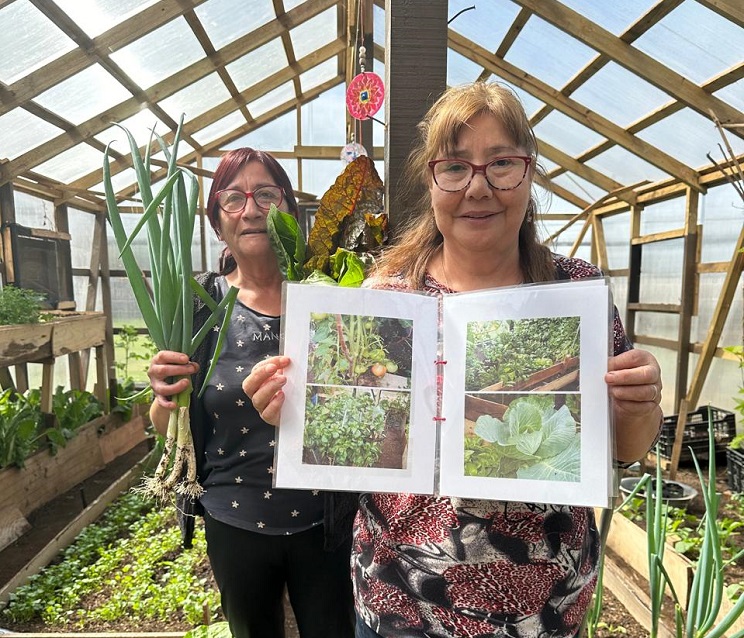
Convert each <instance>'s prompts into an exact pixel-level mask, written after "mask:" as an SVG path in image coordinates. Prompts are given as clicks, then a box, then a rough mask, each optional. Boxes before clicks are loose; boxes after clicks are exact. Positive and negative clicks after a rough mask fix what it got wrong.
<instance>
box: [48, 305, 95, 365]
mask: <svg viewBox="0 0 744 638" xmlns="http://www.w3.org/2000/svg"><path fill="white" fill-rule="evenodd" d="M52 323H53V324H54V330H53V331H52V356H54V357H59V356H62V355H65V354H70V353H71V352H79V351H80V350H87V349H88V348H94V347H96V346H100V345H101V344H103V343H104V342H105V340H106V317H105V315H103V314H102V313H100V312H95V313H82V314H79V315H73V316H71V317H68V318H65V319H64V320H62V321H60V320H55V321H53V322H52Z"/></svg>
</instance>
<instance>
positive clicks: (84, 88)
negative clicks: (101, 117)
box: [34, 64, 132, 125]
mask: <svg viewBox="0 0 744 638" xmlns="http://www.w3.org/2000/svg"><path fill="white" fill-rule="evenodd" d="M130 97H132V94H131V93H130V92H129V91H127V90H126V89H125V88H124V87H123V86H122V85H121V84H120V83H119V82H118V81H117V80H116V79H115V78H114V76H112V75H111V74H110V73H109V72H108V71H106V70H105V69H104V68H103V67H102V66H101V65H100V64H94V65H93V66H89V67H88V68H86V69H83V70H82V71H80V73H77V74H75V75H73V76H72V77H70V78H68V79H66V80H63V81H62V82H60V83H59V84H57V85H55V86H53V87H52V88H51V89H49V90H47V91H44V93H42V94H41V95H39V96H38V97H37V98H35V100H34V101H35V102H37V103H39V104H41V106H43V107H44V108H46V109H49V110H50V111H52V113H55V114H57V115H59V116H60V117H62V118H64V119H65V120H67V121H68V122H71V123H72V124H75V125H77V124H82V123H83V122H85V121H87V120H89V119H91V118H93V117H94V116H95V115H97V114H98V113H101V112H102V111H106V110H108V109H109V108H111V107H112V106H114V105H116V104H118V103H119V102H123V101H124V100H127V99H129V98H130Z"/></svg>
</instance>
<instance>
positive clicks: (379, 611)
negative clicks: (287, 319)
mask: <svg viewBox="0 0 744 638" xmlns="http://www.w3.org/2000/svg"><path fill="white" fill-rule="evenodd" d="M554 262H555V265H556V270H557V273H558V276H557V278H558V279H583V278H587V277H597V276H601V272H600V271H599V270H598V269H597V268H596V267H595V266H593V265H591V264H589V263H587V262H585V261H582V260H579V259H572V258H567V257H562V256H559V255H555V256H554ZM374 285H375V287H386V288H398V289H405V288H406V287H405V286H404V285H403V284H402V282H401V281H399V280H385V282H384V283H383V282H378V283H376V284H374ZM424 290H425V291H426V292H430V293H433V294H441V293H443V292H452V291H450V290H448V289H447V288H446V287H445V286H443V285H442V284H440V283H439V282H437V281H436V280H434V279H433V278H432V277H430V276H427V280H426V284H425V286H424ZM630 348H631V345H630V343H629V342H628V340H627V338H626V336H625V332H624V330H623V327H622V324H621V322H620V319H619V317H618V314H617V311H615V320H614V351H615V354H619V353H620V352H624V351H625V350H628V349H630ZM598 556H599V535H598V532H597V528H596V525H595V521H594V513H593V511H592V510H591V509H589V508H584V507H573V506H567V505H545V504H536V503H514V502H502V501H487V500H475V499H465V498H454V497H446V496H438V497H437V496H422V495H412V494H365V495H363V496H362V497H361V500H360V508H359V512H358V514H357V519H356V522H355V528H354V543H353V548H352V561H351V562H352V576H353V580H354V589H355V600H356V606H357V612H358V614H359V615H360V616H361V618H362V619H363V620H364V622H365V623H366V624H367V625H368V626H369V627H370V628H372V629H373V630H374V631H376V632H377V633H379V634H381V635H383V636H386V637H388V638H434V637H442V638H444V637H448V638H454V637H456V638H476V637H478V638H485V637H487V636H491V637H503V638H549V637H550V638H573V636H574V635H575V634H576V632H577V631H578V629H579V626H580V624H581V621H582V619H583V617H584V614H585V612H586V609H587V607H588V605H589V603H590V601H591V597H592V593H593V591H594V587H595V584H596V580H597V561H598Z"/></svg>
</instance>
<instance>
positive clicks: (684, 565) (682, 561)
mask: <svg viewBox="0 0 744 638" xmlns="http://www.w3.org/2000/svg"><path fill="white" fill-rule="evenodd" d="M597 515H598V514H597ZM646 543H647V538H646V532H645V530H643V529H641V528H640V527H638V525H636V524H635V523H633V522H632V521H630V520H628V519H627V518H625V517H624V516H623V515H622V514H615V515H614V516H613V517H612V524H611V525H610V532H609V535H608V536H607V543H606V547H607V549H609V550H610V551H611V552H614V553H615V554H616V555H617V556H620V557H622V559H623V561H624V562H625V563H627V565H628V567H630V568H631V569H632V570H633V571H634V572H636V573H637V574H639V575H640V576H641V578H642V579H644V580H645V581H646V582H648V574H649V572H648V554H647V549H646V548H647V544H646ZM664 568H665V569H666V570H667V573H668V574H669V577H670V580H671V582H672V584H673V586H674V589H675V591H676V592H677V595H678V596H679V597H680V600H681V602H682V604H683V605H685V606H686V605H687V600H688V596H689V592H690V586H691V584H692V574H693V570H692V563H691V562H690V561H689V560H687V559H686V558H685V557H684V556H681V555H680V554H678V553H677V552H675V551H674V548H673V547H672V546H671V545H669V544H667V546H666V550H665V552H664Z"/></svg>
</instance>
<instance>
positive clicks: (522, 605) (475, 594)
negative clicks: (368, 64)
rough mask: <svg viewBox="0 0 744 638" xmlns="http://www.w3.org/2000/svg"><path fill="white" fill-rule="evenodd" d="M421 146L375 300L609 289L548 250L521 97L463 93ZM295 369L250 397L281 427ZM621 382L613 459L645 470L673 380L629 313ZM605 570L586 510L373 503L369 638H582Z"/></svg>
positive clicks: (443, 103)
mask: <svg viewBox="0 0 744 638" xmlns="http://www.w3.org/2000/svg"><path fill="white" fill-rule="evenodd" d="M419 134H420V135H419V140H418V144H417V145H416V146H415V148H414V150H413V152H412V153H411V155H410V157H409V162H408V165H407V171H406V173H405V174H404V176H403V177H404V179H403V180H402V182H403V184H405V185H406V186H408V187H409V188H410V191H411V193H417V194H419V197H420V199H419V200H418V201H414V202H412V204H411V208H410V212H411V215H410V217H409V222H408V223H407V225H406V226H405V227H404V228H403V229H402V230H401V232H400V234H399V239H398V241H397V242H396V243H395V244H394V245H393V246H391V247H389V248H387V249H386V250H385V252H384V253H383V255H382V256H381V258H380V259H379V261H378V264H377V269H376V272H375V273H374V274H373V277H372V279H370V280H368V282H366V285H370V286H373V287H383V288H392V289H397V290H424V291H426V292H428V293H431V294H438V295H442V294H449V293H454V292H463V291H473V290H479V289H486V288H494V287H500V286H515V285H520V284H525V283H534V282H543V281H554V280H559V279H582V278H585V277H597V276H599V275H600V271H599V270H598V269H597V268H596V267H594V266H592V265H591V264H589V263H587V262H585V261H581V260H579V259H571V258H567V257H562V256H560V255H556V254H553V253H551V252H550V250H549V249H548V248H546V247H545V246H543V245H542V244H541V243H540V242H539V241H538V235H537V227H536V221H537V220H536V214H537V204H536V200H535V195H534V193H533V188H532V187H533V183H534V181H535V179H536V175H538V174H539V173H540V171H541V169H540V167H539V165H538V155H537V153H538V149H537V143H536V140H535V136H534V134H533V132H532V129H531V127H530V124H529V120H528V119H527V116H526V114H525V112H524V109H523V107H522V105H521V103H520V102H519V100H518V99H517V98H516V96H515V95H514V94H513V93H512V92H511V91H510V90H508V89H507V88H505V87H503V86H501V85H499V84H495V83H480V82H477V83H475V84H472V85H467V86H462V87H454V88H451V89H449V90H447V91H446V92H445V93H444V94H443V95H442V97H440V98H439V100H437V102H436V103H435V104H434V105H433V106H432V107H431V109H430V110H429V112H428V114H427V115H426V117H425V118H424V120H423V121H422V122H421V124H420V125H419ZM421 193H423V197H421V196H420V194H421ZM409 199H410V197H409ZM286 365H288V362H287V361H286V359H285V358H276V359H272V360H270V361H269V362H268V363H267V364H264V365H260V366H258V367H257V368H256V369H255V370H254V371H253V372H252V373H251V375H250V376H249V377H248V378H247V379H246V381H245V382H244V384H243V387H244V389H245V390H246V393H247V394H248V395H249V396H251V397H252V400H253V403H254V405H256V407H257V409H258V411H259V413H261V414H262V415H263V417H264V418H265V419H266V420H267V421H269V422H271V423H276V422H278V414H279V411H280V408H281V404H282V402H283V400H284V397H283V395H282V394H281V392H280V389H281V385H282V379H281V374H280V372H281V368H282V367H284V366H286ZM608 370H609V372H608V373H607V375H606V376H605V381H606V383H607V386H608V390H609V393H610V395H611V397H612V399H613V401H612V405H613V411H614V422H615V436H616V449H615V454H616V459H617V461H619V462H631V461H635V460H637V459H639V458H642V457H643V456H644V455H645V453H646V452H647V450H649V448H650V447H651V446H652V444H653V442H654V440H655V438H656V436H657V434H658V432H659V429H660V426H661V422H662V413H661V409H660V407H659V400H660V392H661V379H660V371H659V366H658V364H657V362H656V360H655V359H654V358H653V357H652V356H651V355H650V354H649V353H647V352H645V351H643V350H635V349H632V346H631V345H630V343H628V340H627V338H626V336H625V333H624V331H623V327H622V325H621V323H620V320H619V318H618V316H617V312H616V313H615V318H614V356H612V357H611V358H610V360H609V365H608ZM585 425H586V426H587V427H590V424H585ZM598 555H599V538H598V533H597V529H596V526H595V521H594V514H593V511H592V510H591V509H588V508H584V507H572V506H560V505H543V504H538V503H518V502H501V501H488V500H476V499H464V498H453V497H448V496H446V495H440V496H424V495H414V494H363V495H362V496H361V499H360V508H359V514H358V515H357V519H356V523H355V528H354V542H353V546H352V577H353V580H354V588H355V592H354V593H355V603H356V610H357V628H356V636H357V638H370V637H371V638H375V637H377V636H384V637H385V638H394V637H395V638H397V637H399V638H403V637H405V638H425V637H434V636H436V637H445V636H451V637H457V638H465V637H467V638H474V637H476V636H477V637H479V638H483V637H486V636H494V637H503V638H506V637H508V638H548V637H550V638H573V637H574V636H578V632H579V628H580V625H581V622H582V619H583V617H584V615H585V612H586V610H587V607H588V604H589V602H590V600H591V597H592V593H593V591H594V587H595V584H596V579H597V560H598Z"/></svg>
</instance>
